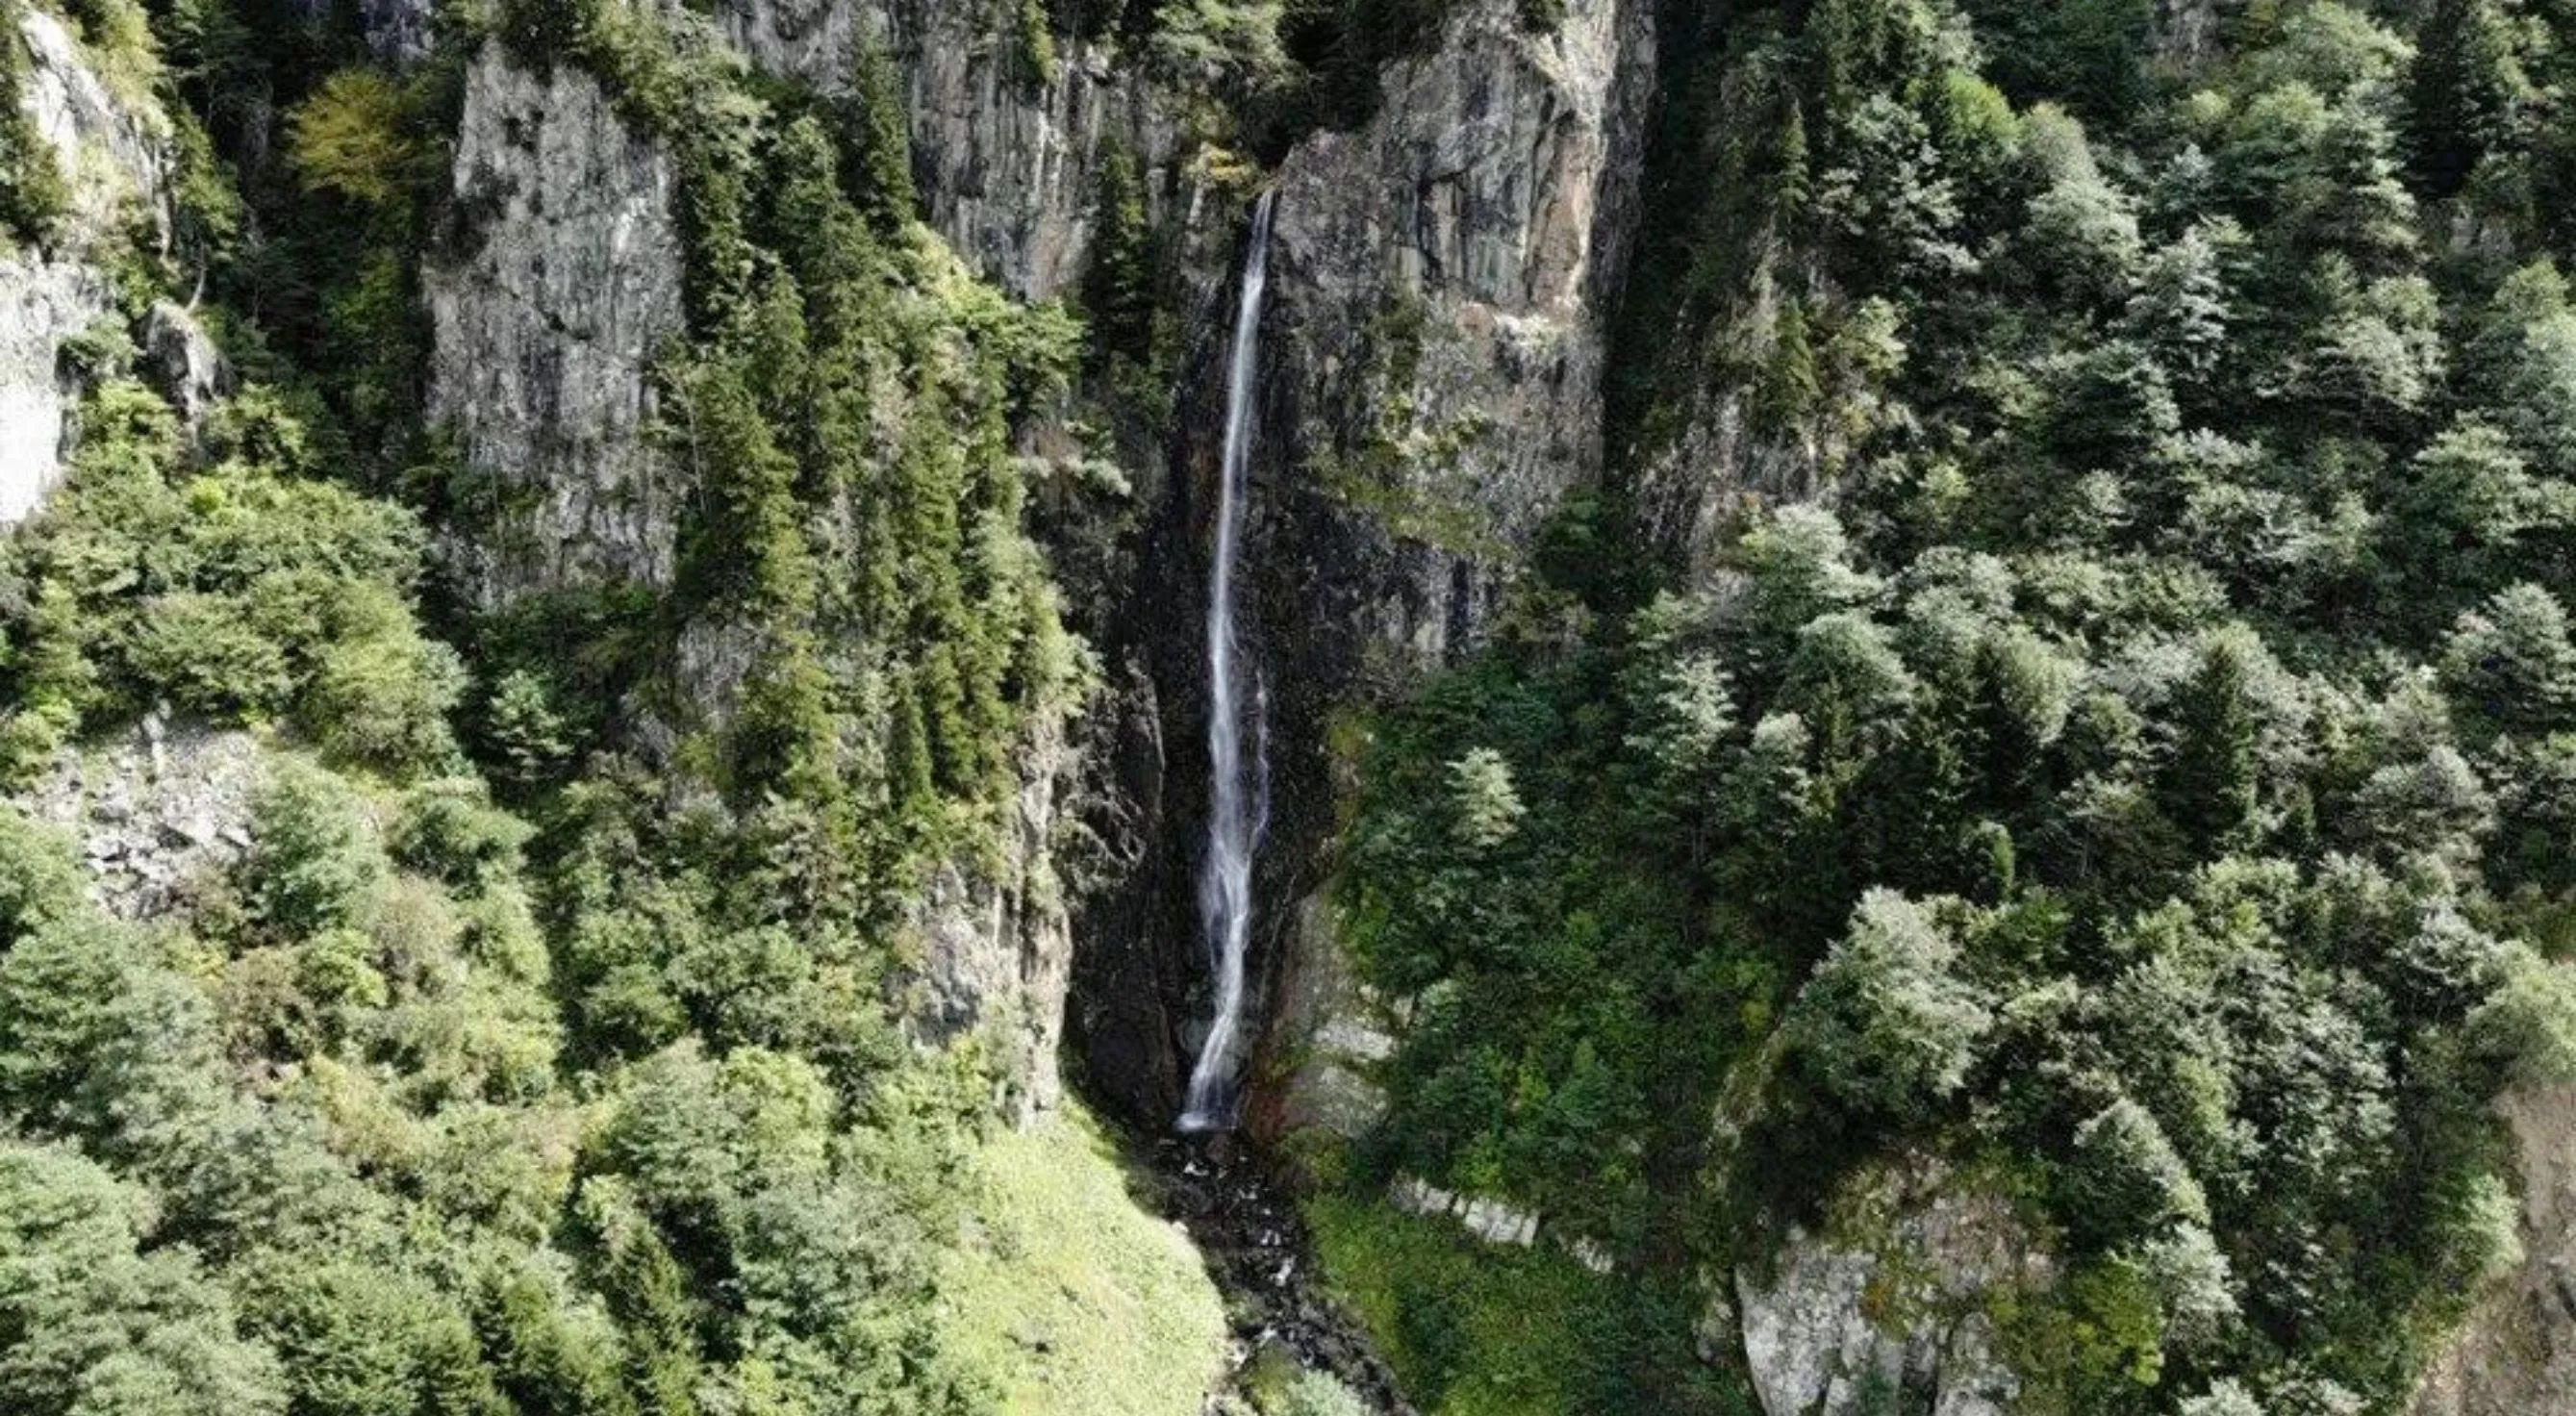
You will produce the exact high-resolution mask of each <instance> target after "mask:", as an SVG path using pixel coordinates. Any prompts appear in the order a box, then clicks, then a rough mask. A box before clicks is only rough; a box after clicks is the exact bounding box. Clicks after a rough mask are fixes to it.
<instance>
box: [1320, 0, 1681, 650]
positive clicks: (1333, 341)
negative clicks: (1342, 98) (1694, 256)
mask: <svg viewBox="0 0 2576 1416" xmlns="http://www.w3.org/2000/svg"><path fill="white" fill-rule="evenodd" d="M1653 47H1654V30H1653V24H1652V19H1651V15H1650V14H1649V12H1648V7H1647V6H1646V5H1644V4H1641V3H1635V0H1576V3H1574V4H1571V5H1569V6H1568V7H1567V11H1566V15H1565V18H1564V20H1563V22H1562V24H1561V25H1560V26H1559V27H1558V28H1557V29H1555V30H1553V31H1551V32H1549V33H1545V34H1536V33H1531V32H1529V31H1528V30H1526V29H1525V28H1524V27H1523V25H1522V22H1521V20H1520V17H1519V10H1518V8H1517V7H1516V6H1515V5H1512V4H1506V3H1480V4H1473V5H1467V6H1462V7H1461V9H1460V12H1459V14H1458V15H1457V17H1456V18H1455V19H1453V20H1452V21H1451V23H1450V26H1449V29H1448V31H1447V33H1446V34H1445V35H1444V36H1443V38H1442V40H1441V42H1440V44H1439V46H1438V47H1437V48H1436V49H1435V50H1433V51H1432V52H1431V53H1429V54H1428V55H1426V56H1424V57H1422V58H1419V59H1414V60H1409V61H1405V62H1402V63H1399V64H1396V65H1394V66H1392V67H1391V68H1390V69H1389V70H1388V71H1387V72H1386V73H1385V75H1384V76H1383V77H1382V80H1381V83H1382V87H1383V89H1384V91H1385V99H1384V102H1383V104H1382V106H1381V107H1380V108H1379V110H1378V112H1377V114H1376V115H1375V117H1373V118H1372V119H1371V120H1370V122H1369V123H1368V124H1367V125H1366V126H1365V127H1363V128H1362V129H1361V130H1360V131H1358V132H1355V133H1347V134H1345V133H1332V132H1325V133H1318V134H1316V135H1315V136H1314V137H1312V138H1310V139H1308V140H1307V141H1306V142H1305V143H1303V144H1301V145H1300V146H1299V147H1298V148H1297V149H1296V150H1295V151H1294V152H1292V153H1291V154H1290V155H1289V157H1288V160H1287V162H1286V163H1285V164H1284V166H1283V168H1282V170H1281V172H1280V176H1279V191H1280V196H1279V205H1278V212H1279V214H1278V228H1277V234H1276V242H1277V257H1276V259H1275V262H1274V274H1273V276H1272V279H1273V282H1274V285H1275V288H1276V290H1277V296H1276V304H1275V312H1274V314H1273V317H1272V319H1271V325H1272V327H1273V328H1274V329H1276V330H1278V331H1280V333H1281V334H1282V335H1283V336H1284V337H1283V338H1282V339H1281V340H1280V352H1279V355H1278V358H1277V365H1276V368H1277V372H1276V373H1275V374H1274V375H1273V377H1274V379H1277V380H1279V381H1281V382H1283V383H1285V384H1286V385H1287V387H1288V390H1289V393H1288V395H1287V396H1288V398H1289V400H1291V401H1289V402H1286V403H1285V404H1284V405H1281V408H1282V411H1283V412H1284V413H1286V414H1287V415H1288V416H1287V417H1286V418H1284V419H1282V420H1281V422H1280V423H1279V424H1278V425H1276V426H1278V428H1279V431H1280V432H1281V433H1283V434H1285V435H1286V437H1287V439H1288V441H1289V444H1290V446H1291V448H1292V449H1293V451H1292V452H1291V454H1290V455H1291V456H1292V457H1293V458H1294V459H1295V461H1294V463H1293V464H1292V465H1293V475H1294V476H1295V477H1296V483H1295V485H1293V486H1290V487H1283V488H1280V489H1278V490H1277V492H1275V493H1274V495H1275V496H1276V497H1277V498H1278V499H1279V500H1282V501H1286V500H1289V499H1291V498H1294V499H1297V500H1300V501H1307V502H1312V501H1315V500H1318V499H1320V500H1322V501H1325V502H1327V503H1329V504H1330V508H1331V509H1330V510H1329V511H1328V512H1326V513H1325V517H1326V518H1327V519H1328V520H1329V521H1330V522H1331V523H1333V524H1332V525H1331V526H1330V527H1329V528H1327V529H1325V531H1324V534H1326V535H1329V536H1332V537H1334V538H1335V539H1338V540H1341V541H1344V542H1348V541H1352V540H1358V541H1361V542H1363V543H1369V542H1373V543H1376V544H1375V545H1374V546H1373V547H1371V549H1373V550H1375V552H1376V554H1375V555H1374V556H1371V557H1368V558H1367V559H1368V560H1375V561H1377V562H1379V566H1378V568H1379V570H1380V572H1381V574H1380V576H1379V577H1378V580H1377V583H1366V582H1362V581H1358V580H1357V578H1356V577H1352V576H1349V575H1348V574H1347V572H1344V573H1342V574H1335V572H1336V571H1340V570H1341V569H1342V568H1341V567H1334V566H1329V565H1323V564H1318V563H1316V562H1314V561H1311V560H1310V561H1307V562H1304V563H1300V564H1295V565H1293V566H1290V567H1282V566H1277V565H1276V564H1275V563H1274V567H1273V568H1274V569H1293V570H1294V571H1297V572H1304V573H1309V574H1312V573H1316V572H1322V573H1323V574H1325V575H1328V576H1331V577H1332V578H1333V579H1335V580H1348V581H1351V582H1353V583H1347V584H1334V585H1327V586H1301V587H1297V588H1298V589H1300V590H1301V591H1304V590H1312V589H1321V590H1324V591H1325V600H1326V603H1328V604H1335V603H1337V604H1338V605H1339V606H1340V607H1342V608H1344V609H1346V610H1347V611H1348V612H1350V613H1351V614H1353V615H1354V616H1355V618H1356V619H1357V621H1358V623H1356V624H1354V623H1352V622H1351V621H1349V620H1334V621H1330V622H1329V625H1330V628H1331V629H1333V630H1334V631H1337V632H1346V631H1348V630H1351V629H1359V630H1362V631H1364V632H1365V634H1366V635H1367V636H1368V637H1370V638H1373V639H1375V640H1376V641H1378V642H1379V644H1381V645H1382V646H1384V647H1385V648H1386V649H1389V650H1392V651H1394V652H1395V653H1396V654H1397V655H1398V656H1400V657H1402V658H1404V659H1409V660H1411V661H1413V662H1416V663H1420V664H1437V663H1439V662H1441V661H1442V660H1443V659H1444V658H1446V657H1447V656H1448V655H1450V654H1452V653H1454V652H1455V651H1456V650H1458V649H1461V648H1463V647H1466V646H1467V645H1468V644H1470V643H1472V642H1474V641H1475V640H1476V639H1477V638H1479V637H1480V635H1481V633H1482V630H1483V627H1484V625H1485V622H1486V620H1487V619H1488V616H1489V613H1490V611H1491V609H1492V607H1493V605H1494V604H1495V603H1496V600H1497V598H1498V596H1499V593H1500V590H1501V587H1502V585H1503V584H1504V583H1505V582H1507V581H1508V580H1509V579H1510V578H1511V577H1512V576H1513V574H1514V573H1515V572H1516V570H1517V568H1518V566H1519V564H1520V562H1521V559H1522V553H1523V552H1525V551H1526V549H1527V547H1528V544H1529V542H1530V538H1531V537H1532V535H1533V534H1534V533H1535V532H1536V531H1537V529H1538V528H1539V526H1540V525H1541V524H1542V523H1543V522H1544V521H1545V520H1546V518H1547V517H1548V515H1549V514H1550V513H1551V512H1553V511H1554V510H1555V508H1556V506H1557V505H1558V503H1559V502H1560V501H1561V500H1562V499H1563V497H1564V495H1565V493H1566V492H1567V491H1569V490H1570V489H1572V488H1574V487H1577V486H1581V485H1584V484H1586V483H1588V482H1589V481H1591V480H1592V479H1593V478H1594V477H1596V476H1597V474H1598V472H1599V470H1600V464H1601V400H1600V382H1601V369H1602V335H1603V328H1602V325H1603V320H1604V318H1605V312H1606V308H1607V300H1608V297H1609V295H1610V294H1611V293H1612V292H1613V291H1614V290H1615V288H1616V286H1617V283H1618V280H1619V276H1620V274H1621V271H1622V267H1623V265H1624V262H1625V258H1626V252H1627V248H1628V244H1629V242H1630V240H1631V238H1632V237H1633V235H1634V232H1633V229H1632V227H1633V221H1634V217H1635V204H1636V193H1635V182H1636V174H1637V171H1638V167H1639V162H1640V152H1641V149H1642V146H1643V143H1644V133H1643V127H1644V117H1645V103H1646V99H1647V96H1648V93H1647V91H1648V88H1649V86H1650V84H1651V82H1652V67H1653ZM1309 514H1311V513H1309ZM1316 549H1319V550H1320V549H1322V548H1320V547H1318V548H1316ZM1334 549H1337V550H1339V549H1345V548H1344V547H1338V546H1337V547H1335V548H1334ZM1348 549H1357V547H1350V548H1348ZM1365 564H1366V561H1365V560H1364V561H1361V562H1360V564H1359V565H1354V566H1352V567H1351V569H1359V568H1360V565H1365ZM1336 592H1338V593H1336Z"/></svg>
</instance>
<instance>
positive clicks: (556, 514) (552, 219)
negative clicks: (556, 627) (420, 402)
mask: <svg viewBox="0 0 2576 1416" xmlns="http://www.w3.org/2000/svg"><path fill="white" fill-rule="evenodd" d="M455 183H456V185H455V193H456V204H457V209H458V210H459V212H460V213H461V214H462V220H463V221H464V222H465V223H467V224H468V226H469V230H468V232H467V234H466V235H465V237H464V238H463V239H464V241H465V243H466V249H465V252H464V254H463V256H462V258H461V259H457V260H453V261H450V262H446V263H443V264H439V265H435V266H433V267H432V268H431V269H430V270H429V271H428V272H427V274H426V277H425V283H426V285H427V287H428V294H429V305H430V313H431V317H432V320H433V322H434V325H435V328H436V344H435V353H434V355H433V357H432V362H431V367H430V384H429V408H430V416H431V418H432V420H433V421H434V422H437V423H440V424H443V425H444V426H445V427H446V428H447V429H448V431H449V432H450V433H452V435H453V436H454V438H455V442H456V451H457V454H458V457H459V460H460V462H461V464H462V466H463V469H464V473H465V475H466V477H467V478H469V479H470V482H471V485H472V487H473V493H472V495H471V496H470V497H469V498H467V499H466V500H468V501H469V504H470V505H472V506H474V507H476V508H477V509H478V510H477V511H475V512H470V513H469V516H471V517H473V519H474V521H475V523H476V524H473V525H471V526H470V527H468V528H465V531H466V534H461V535H453V536H450V537H448V538H447V540H446V543H445V545H444V546H443V547H442V550H443V552H444V556H445V558H446V560H447V561H448V563H449V565H450V568H451V571H452V573H453V575H454V577H455V580H456V583H457V586H458V588H459V589H460V590H461V591H462V593H463V594H464V595H465V596H466V597H467V598H468V599H469V600H471V601H472V602H474V603H475V604H477V605H480V606H482V607H483V608H486V609H489V608H494V607H496V606H499V605H502V604H505V603H508V602H509V601H511V600H513V599H516V598H518V597H519V596H522V595H525V594H529V593H532V592H535V591H539V590H551V589H565V588H571V587H577V586H592V585H598V584H602V583H608V582H615V581H632V582H636V583H640V584H644V585H662V584H666V583H667V582H668V581H669V579H670V577H671V572H672V563H673V558H674V538H675V536H676V533H677V531H676V528H677V499H678V498H679V496H680V494H681V492H680V488H679V486H678V479H677V477H676V475H675V474H674V473H673V471H672V470H671V469H670V468H669V467H668V466H667V465H666V463H665V462H664V460H663V459H662V458H661V456H660V455H659V453H658V452H657V450H656V449H655V448H654V447H653V445H652V443H651V441H650V440H649V439H648V437H647V436H646V434H647V431H648V429H649V428H650V427H651V424H652V420H653V417H654V412H655V409H654V393H653V383H652V379H651V377H650V371H651V364H652V360H653V357H654V356H655V354H656V353H658V352H659V351H660V348H661V346H662V345H663V343H664V342H665V341H668V340H671V339H675V338H677V337H678V336H679V334H680V332H681V310H680V237H679V229H678V225H677V223H676V221H675V220H674V218H673V216H672V209H671V199H672V184H673V177H672V164H671V159H670V156H669V154H668V153H666V152H664V151H663V150H662V148H661V147H660V145H658V144H656V143H654V142H652V141H650V140H648V139H646V138H645V137H643V136H642V135H640V134H637V133H636V132H634V131H633V130H631V129H630V128H629V127H628V126H627V125H626V124H625V122H624V121H623V120H622V119H620V118H619V117H618V115H617V113H616V112H615V111H614V109H612V108H611V106H610V104H609V100H608V96H607V94H606V93H604V92H603V91H602V90H601V88H600V86H599V84H598V82H597V81H596V80H594V79H592V78H591V77H590V76H589V75H587V74H584V73H582V72H581V71H580V70H578V69H575V68H572V67H570V66H559V67H557V68H556V69H555V71H554V72H553V73H551V74H545V75H539V74H535V73H531V72H529V71H527V70H525V69H522V68H520V67H518V66H517V65H515V64H513V63H512V62H511V61H510V60H509V59H508V58H507V57H506V56H505V55H504V54H503V53H502V52H501V48H500V46H499V45H498V44H486V45H485V46H484V49H483V51H482V52H481V53H480V54H478V55H476V56H475V58H474V61H473V63H472V65H471V67H470V68H469V69H468V70H467V73H466V82H465V105H464V115H463V117H462V119H461V120H460V121H459V124H458V128H457V137H456V179H455Z"/></svg>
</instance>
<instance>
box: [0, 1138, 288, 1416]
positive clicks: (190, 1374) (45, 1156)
mask: <svg viewBox="0 0 2576 1416" xmlns="http://www.w3.org/2000/svg"><path fill="white" fill-rule="evenodd" d="M150 1213H151V1202H150V1197H149V1196H148V1195H147V1194H145V1193H143V1192H142V1191H139V1190H138V1189H136V1188H135V1187H133V1186H131V1185H129V1184H125V1183H123V1182H120V1181H119V1180H118V1179H117V1178H116V1177H115V1176H113V1175H111V1174H110V1173H109V1172H108V1171H107V1170H105V1169H104V1168H102V1167H101V1166H99V1165H97V1164H95V1163H93V1162H91V1161H89V1160H86V1159H83V1158H82V1157H81V1156H80V1155H79V1154H77V1153H76V1152H74V1151H72V1150H70V1149H68V1148H65V1147H61V1146H51V1145H37V1144H31V1143H28V1142H24V1141H18V1140H7V1141H0V1333H5V1334H7V1335H8V1339H7V1342H6V1345H5V1348H0V1351H5V1354H6V1360H5V1361H0V1401H5V1402H6V1403H7V1405H8V1407H9V1409H10V1410H12V1411H23V1412H26V1413H28V1416H87V1413H106V1412H115V1413H117V1416H181V1413H186V1412H197V1411H231V1412H241V1413H245V1416H282V1413H284V1412H285V1411H286V1409H287V1405H286V1391H285V1389H284V1383H283V1382H282V1381H281V1380H280V1373H279V1368H278V1361H277V1358H276V1357H275V1355H274V1354H272V1353H271V1352H270V1351H269V1350H268V1349H266V1348H264V1347H262V1346H260V1345H259V1344H257V1343H254V1342H251V1341H247V1340H245V1339H244V1338H243V1336H242V1335H241V1333H240V1332H239V1330H238V1327H237V1324H236V1319H235V1315H234V1311H233V1307H232V1304H231V1303H230V1302H229V1301H228V1300H227V1297H226V1295H225V1294H224V1292H223V1290H222V1289H221V1288H220V1287H219V1286H217V1285H215V1284H213V1283H211V1282H209V1281H208V1279H207V1277H206V1276H205V1274H204V1273H203V1271H202V1270H201V1269H200V1268H199V1266H198V1263H197V1258H196V1256H195V1255H194V1254H192V1253H190V1252H189V1251H188V1250H187V1249H186V1248H184V1247H178V1248H167V1247H156V1248H154V1249H152V1250H151V1251H149V1252H146V1251H144V1250H143V1249H142V1247H141V1242H142V1240H143V1239H144V1238H145V1237H146V1235H147V1234H148V1232H149V1228H148V1225H149V1220H148V1216H149V1215H150Z"/></svg>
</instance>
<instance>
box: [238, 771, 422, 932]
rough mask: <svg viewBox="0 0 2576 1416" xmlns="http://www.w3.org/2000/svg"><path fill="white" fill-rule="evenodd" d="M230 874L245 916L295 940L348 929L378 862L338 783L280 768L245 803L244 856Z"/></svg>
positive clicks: (364, 824) (358, 814)
mask: <svg viewBox="0 0 2576 1416" xmlns="http://www.w3.org/2000/svg"><path fill="white" fill-rule="evenodd" d="M234 872H235V880H236V883H237V885H238V886H239V888H240V890H241V893H242V898H243V900H244V901H245V902H246V903H247V904H248V906H249V908H250V912H251V915H252V917H253V918H254V919H255V920H257V921H259V922H260V923H261V924H262V925H264V926H265V927H266V928H267V930H268V931H269V932H270V933H271V934H273V935H274V936H276V937H278V938H281V939H300V938H304V937H307V936H310V935H313V934H317V933H319V932H321V931H323V930H326V929H331V928H334V927H337V926H340V925H346V924H351V923H354V922H356V920H357V918H358V914H359V910H360V907H361V906H362V905H363V904H364V903H365V902H366V899H367V897H368V895H369V893H370V892H371V891H372V890H373V889H374V887H375V885H376V882H377V881H379V880H380V879H382V878H383V876H384V872H385V858H384V853H383V851H382V850H381V849H380V848H379V847H378V846H377V844H376V840H375V829H374V826H373V824H372V823H371V822H370V821H369V820H368V819H367V815H366V812H365V810H364V808H363V807H362V806H361V805H360V804H359V802H358V800H357V798H356V796H355V795H354V794H353V793H352V792H351V791H350V789H349V787H348V785H347V784H346V783H345V782H343V781H341V780H340V779H339V778H337V777H334V776H332V775H331V774H329V773H327V772H324V771H321V770H319V769H317V768H314V767H310V766H307V765H305V764H303V763H299V762H294V761H286V762H282V763H280V764H279V765H278V767H277V769H276V770H275V771H274V772H272V773H271V774H270V775H269V779H268V781H267V782H266V783H264V784H263V785H262V786H261V787H260V789H259V791H258V792H257V794H256V795H254V796H253V797H252V799H251V849H250V852H249V853H248V854H247V855H245V856H244V857H243V858H242V860H241V862H240V864H239V865H237V866H235V867H234Z"/></svg>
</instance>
